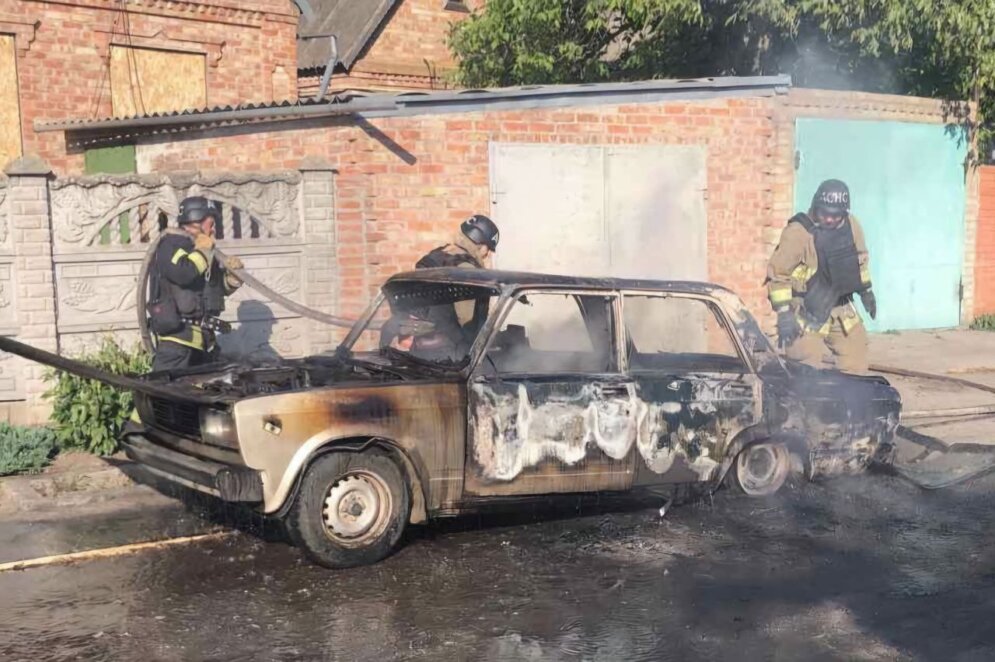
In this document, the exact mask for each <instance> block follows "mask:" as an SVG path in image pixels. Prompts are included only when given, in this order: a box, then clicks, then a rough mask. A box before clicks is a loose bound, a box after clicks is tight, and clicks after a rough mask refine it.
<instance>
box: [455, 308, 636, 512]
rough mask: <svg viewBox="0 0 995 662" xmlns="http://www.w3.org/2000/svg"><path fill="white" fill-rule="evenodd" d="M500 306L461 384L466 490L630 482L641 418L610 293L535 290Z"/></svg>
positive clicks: (494, 492)
mask: <svg viewBox="0 0 995 662" xmlns="http://www.w3.org/2000/svg"><path fill="white" fill-rule="evenodd" d="M502 313H503V314H502V315H501V317H500V318H499V320H498V323H497V324H496V325H495V327H494V330H493V333H492V335H491V337H490V338H489V339H488V342H487V344H486V346H485V348H484V351H483V353H482V355H481V358H480V359H479V362H478V365H477V366H476V368H475V370H474V372H473V373H472V374H471V377H470V383H469V386H468V389H467V391H468V396H467V402H468V410H469V411H468V416H467V419H468V424H467V425H468V430H467V452H466V463H465V482H464V485H465V488H464V489H465V490H466V492H467V494H468V495H476V496H498V495H530V494H550V493H558V492H560V493H562V492H590V491H601V490H624V489H627V488H628V487H629V486H630V485H631V484H632V479H633V454H632V448H633V443H634V441H635V430H636V426H637V424H638V421H637V411H636V408H635V407H634V406H633V399H634V397H635V390H634V389H635V386H634V384H633V383H632V381H631V380H630V379H628V378H626V377H625V375H624V374H623V373H622V372H621V370H620V358H621V357H620V351H619V344H618V342H617V335H618V334H617V328H618V326H617V323H618V322H617V313H618V296H617V294H615V293H614V292H608V293H606V292H599V291H580V290H578V291H564V290H557V291H537V290H532V291H527V292H521V293H518V294H516V296H515V297H512V298H511V299H510V300H509V301H508V303H507V308H506V310H504V311H502Z"/></svg>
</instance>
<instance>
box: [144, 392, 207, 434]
mask: <svg viewBox="0 0 995 662" xmlns="http://www.w3.org/2000/svg"><path fill="white" fill-rule="evenodd" d="M149 400H150V404H151V406H152V424H153V425H155V426H156V427H159V428H162V429H163V430H166V431H168V432H172V433H174V434H178V435H181V436H184V437H192V438H194V439H199V438H200V409H199V408H198V406H197V405H196V404H194V403H192V402H175V401H172V400H163V399H161V398H150V399H149Z"/></svg>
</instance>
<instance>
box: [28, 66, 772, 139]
mask: <svg viewBox="0 0 995 662" xmlns="http://www.w3.org/2000/svg"><path fill="white" fill-rule="evenodd" d="M790 87H791V77H790V76H752V77H732V76H729V77H719V78H696V79H681V80H670V79H655V80H646V81H636V82H628V83H584V84H579V85H537V86H525V87H509V88H491V89H482V90H457V91H451V90H449V91H431V92H404V93H377V94H368V95H359V94H355V95H341V96H336V97H334V98H333V99H332V100H331V101H329V102H315V101H313V100H302V101H299V102H297V103H287V102H282V103H274V104H270V105H262V106H248V107H236V108H231V107H226V108H212V109H203V110H189V111H182V112H177V113H171V114H166V115H151V116H137V117H128V118H109V119H102V120H61V121H53V122H37V121H36V123H35V130H36V131H38V132H47V131H73V132H75V133H79V134H86V133H90V132H98V131H107V130H120V129H138V130H141V129H151V128H154V127H160V128H161V127H176V128H180V129H188V130H194V129H197V128H206V127H210V126H218V125H226V126H233V125H240V124H248V123H252V122H260V121H291V120H295V119H303V118H307V117H310V118H315V117H328V116H333V115H359V114H368V115H369V116H370V117H389V116H392V115H412V114H420V113H428V112H468V111H486V110H504V109H508V108H531V107H542V106H548V107H554V106H559V107H569V106H574V105H585V104H589V103H592V102H593V103H599V104H615V103H617V104H623V103H653V102H659V101H662V100H665V99H668V98H673V99H675V100H678V99H679V100H688V99H708V98H715V97H727V96H728V97H732V96H746V95H762V96H770V95H774V94H784V93H786V92H787V90H788V88H790Z"/></svg>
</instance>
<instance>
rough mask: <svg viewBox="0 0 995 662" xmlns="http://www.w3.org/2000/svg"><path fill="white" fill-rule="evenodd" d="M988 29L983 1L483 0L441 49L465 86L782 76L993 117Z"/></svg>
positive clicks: (987, 0) (994, 38)
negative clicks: (962, 105)
mask: <svg viewBox="0 0 995 662" xmlns="http://www.w3.org/2000/svg"><path fill="white" fill-rule="evenodd" d="M993 28H995V2H992V1H991V0H948V1H947V2H939V3H937V2H933V1H932V0H488V2H487V4H486V5H485V8H484V11H483V12H480V13H477V14H475V15H474V16H472V17H471V18H469V19H468V20H466V21H464V22H462V23H459V24H457V25H455V26H454V27H453V29H452V31H451V33H450V47H451V49H452V51H453V53H454V55H455V57H456V59H457V61H458V63H459V69H458V73H457V80H458V82H459V83H460V84H462V85H465V86H468V87H484V86H496V85H529V84H544V83H579V82H597V81H606V80H636V79H646V78H676V77H691V76H716V75H760V74H774V73H789V74H791V75H792V77H793V79H794V82H795V84H797V85H803V86H811V87H828V88H831V89H839V88H843V89H850V88H852V89H861V90H867V91H878V92H894V93H904V94H917V95H922V96H935V97H940V98H945V99H951V100H964V99H976V100H978V101H980V103H981V109H982V116H983V117H991V118H993V119H995V30H993Z"/></svg>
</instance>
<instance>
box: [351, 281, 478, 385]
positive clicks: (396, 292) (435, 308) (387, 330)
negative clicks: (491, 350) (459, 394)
mask: <svg viewBox="0 0 995 662" xmlns="http://www.w3.org/2000/svg"><path fill="white" fill-rule="evenodd" d="M384 294H385V297H384V299H383V301H382V302H380V303H379V304H378V306H377V308H376V310H375V311H374V312H373V315H372V317H371V318H370V321H369V322H368V323H367V324H366V327H365V328H364V329H362V331H361V332H360V333H358V334H357V336H356V339H355V341H354V342H352V343H351V344H349V345H347V346H345V348H346V349H347V350H350V351H352V352H354V353H356V352H358V353H363V352H366V353H375V354H379V355H381V356H382V357H386V358H388V359H391V360H393V361H398V362H403V361H405V360H413V361H415V362H421V363H427V364H430V365H433V366H436V367H445V368H462V367H463V366H465V365H466V364H467V363H468V362H469V360H470V349H471V348H472V347H473V344H474V342H475V341H476V339H477V336H478V335H479V333H480V330H481V328H483V325H484V322H486V321H487V316H488V315H489V313H490V307H491V301H492V300H493V299H494V298H495V297H497V296H498V293H497V292H496V291H495V290H492V289H489V288H486V287H478V286H473V285H461V284H458V283H431V282H421V281H418V282H395V283H389V284H387V285H386V286H384ZM357 358H362V354H360V355H359V356H358V357H357Z"/></svg>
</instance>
